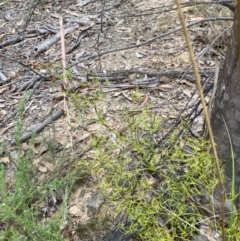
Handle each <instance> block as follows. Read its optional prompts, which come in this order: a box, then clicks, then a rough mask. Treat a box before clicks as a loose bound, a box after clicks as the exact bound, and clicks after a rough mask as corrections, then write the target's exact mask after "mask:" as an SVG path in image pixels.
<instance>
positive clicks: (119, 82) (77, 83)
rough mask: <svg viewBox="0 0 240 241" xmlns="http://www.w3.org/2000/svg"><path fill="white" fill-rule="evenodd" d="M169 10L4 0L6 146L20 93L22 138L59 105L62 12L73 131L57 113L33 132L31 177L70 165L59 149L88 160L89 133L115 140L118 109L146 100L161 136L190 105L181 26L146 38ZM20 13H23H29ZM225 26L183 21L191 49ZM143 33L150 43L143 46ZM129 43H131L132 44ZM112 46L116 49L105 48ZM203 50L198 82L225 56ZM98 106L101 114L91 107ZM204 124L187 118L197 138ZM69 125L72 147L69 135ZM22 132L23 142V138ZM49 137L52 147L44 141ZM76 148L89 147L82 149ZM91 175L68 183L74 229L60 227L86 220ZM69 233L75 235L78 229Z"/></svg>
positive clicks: (133, 3) (160, 27)
mask: <svg viewBox="0 0 240 241" xmlns="http://www.w3.org/2000/svg"><path fill="white" fill-rule="evenodd" d="M174 8H175V6H174V2H173V1H160V2H159V1H155V0H148V1H140V0H129V1H120V2H119V3H118V2H117V1H112V2H105V4H103V3H102V2H100V1H59V2H58V3H57V2H56V1H55V2H54V1H53V2H49V1H41V2H40V3H38V4H37V5H36V6H34V5H33V3H32V2H31V1H18V2H12V1H9V2H8V3H6V4H3V5H2V11H3V15H2V17H1V18H0V26H1V29H2V30H0V36H1V43H0V48H1V54H0V58H1V65H0V94H1V98H0V105H1V110H0V126H1V134H2V137H1V142H4V144H5V145H6V146H12V145H13V143H14V128H12V127H13V126H14V123H15V121H16V119H17V106H18V104H19V101H20V100H21V99H22V98H23V96H24V95H26V96H27V101H26V106H25V110H24V115H23V137H24V135H25V136H26V135H27V134H28V133H31V132H32V131H33V130H36V129H34V128H36V127H39V126H40V125H41V124H43V123H44V122H45V121H46V120H48V118H50V117H51V115H52V113H53V112H54V111H61V110H62V108H63V102H62V100H63V93H62V91H61V72H62V70H61V65H60V62H61V50H60V42H59V39H60V37H59V36H60V35H59V23H58V22H59V20H58V18H59V16H60V12H61V13H62V15H63V18H64V27H65V41H66V46H67V64H68V66H69V67H70V69H69V73H71V74H69V81H70V84H71V88H72V90H73V92H74V95H73V96H71V95H70V96H69V97H68V98H69V102H68V104H69V110H70V111H69V114H70V118H71V128H70V127H68V126H67V124H66V121H65V118H63V116H64V115H63V114H64V113H62V112H61V113H62V115H60V116H58V117H57V118H55V119H54V120H52V121H50V122H47V124H46V125H44V126H43V127H42V128H41V129H39V131H38V134H37V135H36V139H35V147H34V151H35V154H36V156H35V158H36V160H35V162H34V163H35V165H37V168H38V171H39V176H40V177H39V179H40V180H41V181H44V179H46V180H47V179H48V178H49V177H51V175H52V173H54V174H56V173H55V172H56V170H58V169H57V167H58V166H59V165H60V167H61V168H60V169H62V170H61V171H59V173H58V176H59V177H62V176H64V175H66V173H68V172H71V168H72V167H71V165H70V164H68V158H66V156H65V157H64V158H66V159H64V158H63V159H64V160H63V161H62V160H61V151H62V150H65V151H66V152H68V155H71V156H72V158H73V159H74V156H81V155H85V159H86V160H88V161H89V162H91V161H93V160H94V156H95V155H96V154H97V153H96V152H95V150H91V148H92V147H91V146H89V145H91V142H90V139H91V138H92V137H94V136H98V137H101V136H104V137H106V138H109V139H110V140H111V141H113V142H114V140H115V139H116V136H114V134H113V132H111V131H110V130H114V131H115V132H118V133H121V132H124V131H126V130H127V127H126V126H124V125H123V123H124V112H127V113H132V114H133V115H136V116H137V115H138V113H141V112H142V111H143V110H144V108H146V107H148V106H150V113H151V114H150V115H152V116H154V115H158V116H161V117H162V118H163V122H165V123H168V125H169V127H167V126H168V125H166V126H165V130H162V128H161V129H159V130H158V131H157V132H155V133H154V135H153V136H154V138H155V140H161V138H162V137H163V136H164V133H166V132H167V131H168V130H169V129H170V126H171V124H170V123H171V120H177V119H178V118H179V113H181V110H184V109H185V106H186V105H187V103H188V102H189V104H188V106H194V105H196V103H197V101H198V99H199V98H198V95H197V94H196V93H195V89H196V88H195V85H194V83H195V81H194V76H193V73H192V71H190V70H189V68H190V64H189V57H188V52H187V49H186V44H185V41H184V37H183V34H182V32H181V31H177V32H175V33H173V34H169V35H168V34H167V35H166V36H163V37H161V38H156V39H155V40H154V41H153V40H151V39H154V38H155V37H157V36H158V35H160V34H163V33H166V32H168V31H171V30H174V29H176V28H178V27H180V25H179V21H178V15H177V12H176V11H175V10H171V9H174ZM20 9H21V11H20ZM31 11H32V12H31ZM167 11H169V12H167ZM26 12H31V14H29V16H28V15H27V14H26ZM185 13H186V16H187V21H188V23H191V22H193V21H202V20H204V18H206V14H205V13H203V12H201V11H199V12H196V13H193V14H192V15H191V7H188V8H185ZM208 14H209V15H210V13H208ZM27 16H28V17H27ZM210 17H211V15H210ZM227 26H228V25H227V23H224V24H219V23H218V22H207V25H206V26H204V27H203V26H202V25H201V24H197V25H196V26H193V27H192V28H190V35H191V39H192V40H193V47H194V49H195V55H196V56H198V55H201V52H202V50H203V49H204V48H205V47H206V46H209V45H210V44H211V40H212V39H214V38H216V37H217V36H219V35H221V32H222V29H225V28H226V27H227ZM19 30H21V31H20V32H19ZM226 35H227V36H228V35H229V33H227V34H226ZM205 37H207V40H206V39H205ZM224 37H226V36H224ZM148 40H151V41H150V42H149V43H146V44H143V43H144V42H146V41H148ZM221 41H223V38H222V37H219V43H218V44H219V45H221V44H222V43H221ZM141 44H142V45H141ZM134 45H138V47H137V48H132V47H131V46H134ZM223 45H224V44H223ZM215 46H217V44H215ZM114 49H115V50H117V51H112V52H111V50H114ZM211 49H212V51H211V52H210V50H209V51H208V52H207V54H205V55H203V56H200V60H199V64H198V66H199V70H200V73H201V77H202V80H203V81H204V80H205V79H206V78H207V77H208V76H209V75H211V74H212V73H213V72H214V61H222V60H223V55H222V51H225V48H224V49H223V50H221V51H220V50H218V48H213V47H212V46H211ZM105 52H106V54H104V53H105ZM211 59H213V60H214V61H212V60H211ZM166 71H168V72H166ZM95 79H99V80H100V82H99V81H95ZM99 89H100V90H102V92H103V93H104V97H103V98H102V97H98V98H97V99H98V100H97V106H95V108H94V106H92V105H91V104H90V103H91V102H92V103H94V102H96V100H95V98H96V96H95V95H96V93H97V92H98V90H99ZM194 93H195V94H194ZM99 100H100V101H99ZM96 110H97V111H100V112H101V113H96ZM197 110H198V111H199V108H198V109H197ZM197 110H196V111H197ZM190 112H191V109H188V110H185V112H184V114H189V113H190ZM99 114H100V115H101V116H103V117H104V120H105V122H106V125H107V126H103V125H102V124H100V123H98V122H96V121H95V120H96V119H97V118H99ZM181 115H182V116H183V113H182V114H181ZM203 124H204V123H203V117H202V115H200V116H198V117H197V118H195V119H194V121H193V125H192V129H191V130H192V132H193V133H194V134H195V135H196V136H201V133H202V131H203ZM68 128H70V132H71V135H72V138H73V143H74V144H73V146H72V145H71V143H70V141H69V140H70V139H69V135H68V132H67V129H68ZM34 133H35V131H34ZM139 135H140V133H139ZM30 137H31V135H30V136H29V138H30ZM29 138H27V139H24V138H23V139H22V141H23V142H26V143H28V142H29V140H28V139H29ZM52 139H54V140H55V144H54V145H52V146H51V144H50V140H52ZM38 140H39V141H38ZM26 143H23V148H22V150H23V151H25V152H27V150H28V148H29V146H28V145H26ZM46 143H48V144H46ZM51 148H52V150H53V152H54V153H55V154H54V155H56V156H55V157H54V158H55V159H59V160H57V161H56V162H53V160H52V159H53V157H51V155H50V156H49V151H48V150H49V149H51ZM105 148H106V147H105ZM84 149H87V150H88V151H87V152H86V153H85V152H84ZM9 150H10V152H12V153H14V151H15V150H14V148H13V149H11V148H10V149H9ZM119 153H121V148H118V149H116V155H119ZM58 156H59V157H58ZM1 163H4V164H5V165H6V166H7V167H8V169H9V174H8V175H9V178H7V180H8V181H9V182H11V180H12V178H13V173H11V171H13V169H12V168H11V165H12V164H11V160H9V158H8V157H6V156H4V155H3V156H1ZM75 165H76V167H77V166H78V165H79V164H78V163H77V162H76V164H75ZM91 175H92V176H91V178H89V179H88V180H87V183H88V185H86V183H81V184H80V185H75V186H74V189H73V192H72V194H71V195H70V197H69V200H68V213H69V215H71V217H72V218H73V221H72V223H73V224H71V225H70V224H68V225H67V226H66V230H67V227H72V229H70V231H69V230H68V232H72V233H74V232H73V229H74V227H76V225H77V224H78V223H84V222H87V221H88V220H90V219H91V217H92V216H91V215H92V214H90V211H89V210H88V203H89V200H90V199H91V197H92V196H93V195H94V194H95V193H96V192H97V191H98V190H99V189H98V186H97V185H96V183H97V182H98V180H99V177H100V176H101V175H103V174H102V171H101V169H100V170H99V172H98V173H97V174H91ZM147 181H148V182H149V184H150V185H157V184H156V183H157V181H156V180H155V178H153V177H150V178H149V179H148V180H147ZM69 236H71V240H74V238H76V236H77V234H76V233H75V234H74V235H70V234H69ZM74 236H75V237H74ZM69 240H70V239H69Z"/></svg>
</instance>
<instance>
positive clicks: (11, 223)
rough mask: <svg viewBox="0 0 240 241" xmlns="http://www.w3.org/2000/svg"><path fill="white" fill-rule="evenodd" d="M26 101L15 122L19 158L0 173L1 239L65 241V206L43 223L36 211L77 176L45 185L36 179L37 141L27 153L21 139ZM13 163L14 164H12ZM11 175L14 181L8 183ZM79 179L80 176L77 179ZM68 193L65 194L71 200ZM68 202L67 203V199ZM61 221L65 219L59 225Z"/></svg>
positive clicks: (21, 103)
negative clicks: (63, 234)
mask: <svg viewBox="0 0 240 241" xmlns="http://www.w3.org/2000/svg"><path fill="white" fill-rule="evenodd" d="M25 101H26V98H23V100H22V101H21V102H20V104H19V108H18V119H17V121H16V123H15V140H16V150H17V151H16V153H17V154H16V157H15V158H14V160H13V159H12V160H11V162H10V163H9V164H8V165H7V166H6V167H5V166H4V165H1V170H0V190H1V199H0V210H1V212H0V224H1V231H0V240H11V241H15V240H33V241H34V240H36V241H39V240H44V241H47V240H49V241H50V240H65V239H64V238H63V236H62V235H61V230H60V229H61V228H62V227H63V217H65V216H66V214H64V212H65V210H66V206H65V208H64V206H63V209H64V210H62V209H60V210H59V211H58V212H57V213H56V214H52V216H51V218H50V219H47V220H45V221H44V219H43V214H42V213H41V212H40V210H38V209H37V207H38V204H37V203H41V202H43V201H44V199H45V198H46V197H48V196H50V194H51V190H56V191H58V190H60V189H64V187H66V188H67V189H66V190H71V187H72V185H73V183H74V180H75V179H76V176H75V177H74V175H73V174H74V173H71V178H69V176H68V175H66V176H65V177H62V178H61V180H60V179H59V178H58V176H54V178H49V179H46V180H45V183H42V182H40V181H39V180H38V178H37V175H36V174H37V173H38V171H37V168H36V167H35V166H34V165H33V159H34V153H33V149H34V138H32V140H31V141H30V144H29V148H28V150H27V151H26V153H24V151H23V150H22V144H21V143H20V137H21V135H22V128H23V122H22V119H23V112H24V107H25ZM1 153H8V151H7V149H6V147H4V146H3V145H1ZM12 164H14V165H12ZM9 172H10V173H11V176H12V178H11V179H10V180H9V177H8V176H9V175H10V174H9ZM78 178H79V177H78ZM68 195H69V191H68V192H67V194H66V195H65V199H67V198H68ZM65 201H66V200H65ZM59 220H62V221H61V222H59Z"/></svg>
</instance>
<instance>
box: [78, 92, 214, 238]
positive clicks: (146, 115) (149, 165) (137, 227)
mask: <svg viewBox="0 0 240 241" xmlns="http://www.w3.org/2000/svg"><path fill="white" fill-rule="evenodd" d="M96 92H97V91H96ZM96 92H95V96H96V98H93V99H94V101H93V102H91V103H89V102H88V104H87V105H88V109H93V107H94V109H95V111H96V113H97V118H98V123H99V124H101V125H102V130H103V129H104V131H102V132H101V131H100V132H101V134H98V135H95V141H94V144H93V152H92V160H89V155H88V161H86V160H84V158H83V160H81V161H82V163H85V164H84V165H87V166H88V168H90V170H91V171H92V174H93V176H94V177H95V179H96V178H97V181H98V184H99V188H100V190H101V193H102V194H103V195H104V197H105V200H106V202H105V206H104V210H108V211H109V215H110V216H112V217H117V216H118V214H119V213H121V214H126V216H127V217H128V218H129V220H131V223H132V224H131V225H130V227H128V228H126V227H125V228H124V226H123V225H120V226H121V228H122V229H123V230H124V231H125V232H128V233H135V232H137V235H138V236H139V237H140V238H141V239H143V240H147V241H160V240H174V239H176V238H178V240H189V239H190V238H191V237H192V236H193V235H194V234H196V233H197V232H198V231H197V229H198V226H197V224H198V223H199V221H200V217H201V214H200V213H199V212H198V209H197V208H196V205H195V203H194V202H193V201H192V200H193V197H196V195H202V194H203V193H205V192H209V193H211V191H212V190H213V188H214V186H215V185H216V184H217V178H216V177H215V171H214V168H215V166H214V162H213V161H212V156H211V154H210V144H209V143H208V142H206V141H203V140H198V139H196V138H190V137H188V136H187V134H186V133H187V131H186V130H187V128H186V127H187V126H188V125H187V124H186V121H185V122H184V121H183V124H180V125H179V126H178V127H177V128H176V129H175V131H173V132H172V133H171V134H170V135H169V136H168V138H167V139H165V140H164V141H163V142H162V143H161V145H159V146H157V145H156V144H157V141H156V140H155V138H154V135H155V134H156V133H158V132H162V133H166V131H165V130H164V128H163V125H162V123H163V120H162V119H161V117H160V116H159V115H158V114H155V113H154V111H152V109H151V108H150V107H151V106H147V107H146V108H145V109H143V110H141V111H138V110H137V109H136V110H132V109H131V110H127V109H125V110H124V111H115V112H114V113H113V111H112V112H111V110H109V113H111V114H112V115H113V116H114V118H115V119H117V120H118V121H119V122H118V123H119V124H118V125H117V126H115V128H112V127H110V126H109V123H108V120H107V118H106V116H107V115H106V114H105V115H104V114H102V113H103V112H104V111H103V110H102V109H101V103H102V96H101V95H102V92H101V91H100V90H99V93H101V94H100V95H99V94H97V93H96ZM133 95H135V96H137V94H136V93H135V94H132V96H133ZM100 96H101V98H99V97H100ZM81 98H83V99H84V97H81ZM91 105H92V106H93V107H91ZM83 112H84V111H83ZM99 129H101V128H99ZM180 130H182V134H181V135H180V136H179V135H178V134H179V132H180ZM96 139H101V141H99V140H98V141H96ZM96 143H98V144H97V145H96Z"/></svg>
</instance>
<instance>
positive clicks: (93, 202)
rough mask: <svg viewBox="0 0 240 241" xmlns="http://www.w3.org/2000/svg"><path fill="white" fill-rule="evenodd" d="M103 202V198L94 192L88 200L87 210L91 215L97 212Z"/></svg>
mask: <svg viewBox="0 0 240 241" xmlns="http://www.w3.org/2000/svg"><path fill="white" fill-rule="evenodd" d="M103 202H104V198H103V197H102V196H101V195H100V194H99V193H98V192H95V193H94V194H93V195H92V196H91V197H90V198H89V200H88V204H87V208H88V210H89V211H91V212H93V213H97V212H99V210H100V208H101V205H102V204H103Z"/></svg>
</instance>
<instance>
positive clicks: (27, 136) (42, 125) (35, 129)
mask: <svg viewBox="0 0 240 241" xmlns="http://www.w3.org/2000/svg"><path fill="white" fill-rule="evenodd" d="M63 114H64V111H63V110H62V109H61V110H58V111H56V112H55V113H53V114H52V115H51V116H49V117H48V118H47V119H46V120H44V121H43V122H42V123H40V124H37V125H36V126H34V127H33V128H32V130H31V131H30V132H28V133H27V134H24V135H23V136H22V137H21V138H20V143H22V142H25V141H27V140H29V139H30V138H31V137H32V136H33V135H34V134H36V133H39V132H40V131H41V130H43V129H44V128H45V127H46V126H47V125H48V124H50V123H52V122H53V121H55V120H57V119H59V118H60V117H61V116H63ZM12 144H16V141H13V142H12Z"/></svg>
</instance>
